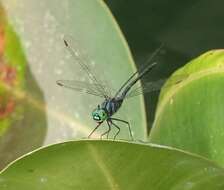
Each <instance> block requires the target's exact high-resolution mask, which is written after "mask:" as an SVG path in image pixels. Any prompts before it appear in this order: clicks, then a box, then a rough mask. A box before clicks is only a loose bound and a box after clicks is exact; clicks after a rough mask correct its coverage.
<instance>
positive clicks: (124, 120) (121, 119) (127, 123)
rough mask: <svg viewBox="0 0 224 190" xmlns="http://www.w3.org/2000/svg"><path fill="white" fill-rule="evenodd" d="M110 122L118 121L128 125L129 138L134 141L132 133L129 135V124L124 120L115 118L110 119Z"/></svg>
mask: <svg viewBox="0 0 224 190" xmlns="http://www.w3.org/2000/svg"><path fill="white" fill-rule="evenodd" d="M110 119H111V120H115V121H120V122H123V123H125V124H127V125H128V129H129V133H130V137H131V139H132V140H134V138H133V136H132V133H131V126H130V124H129V122H127V121H125V120H122V119H117V118H110Z"/></svg>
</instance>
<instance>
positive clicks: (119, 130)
mask: <svg viewBox="0 0 224 190" xmlns="http://www.w3.org/2000/svg"><path fill="white" fill-rule="evenodd" d="M111 124H112V125H113V126H115V127H116V128H117V129H118V132H117V133H116V134H115V135H114V140H115V139H116V137H117V135H118V134H119V133H120V130H121V129H120V127H118V126H117V125H116V124H115V123H113V122H112V120H111Z"/></svg>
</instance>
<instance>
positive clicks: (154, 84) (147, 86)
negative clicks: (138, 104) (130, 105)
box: [125, 75, 189, 98]
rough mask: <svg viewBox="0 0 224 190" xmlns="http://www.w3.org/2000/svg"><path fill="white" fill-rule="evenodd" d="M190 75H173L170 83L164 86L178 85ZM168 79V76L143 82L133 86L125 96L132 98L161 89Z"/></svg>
mask: <svg viewBox="0 0 224 190" xmlns="http://www.w3.org/2000/svg"><path fill="white" fill-rule="evenodd" d="M187 77H189V75H176V76H173V77H172V79H171V80H170V81H169V83H168V84H167V85H166V86H164V88H168V87H171V86H173V85H177V84H178V83H180V82H182V81H183V80H185V79H187ZM167 80H168V78H165V79H160V80H158V81H151V82H146V83H143V84H142V86H138V87H136V88H133V89H132V90H130V92H129V93H128V94H127V96H126V97H125V98H131V97H135V96H138V95H140V94H145V93H150V92H153V91H158V90H160V89H161V87H162V86H163V84H164V83H165V82H166V81H167Z"/></svg>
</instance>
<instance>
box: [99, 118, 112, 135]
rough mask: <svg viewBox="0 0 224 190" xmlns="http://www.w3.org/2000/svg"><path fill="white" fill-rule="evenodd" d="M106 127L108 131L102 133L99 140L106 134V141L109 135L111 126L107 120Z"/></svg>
mask: <svg viewBox="0 0 224 190" xmlns="http://www.w3.org/2000/svg"><path fill="white" fill-rule="evenodd" d="M107 125H108V127H109V129H108V130H107V131H106V132H105V133H103V134H102V135H101V136H100V139H102V137H103V136H104V135H106V134H107V139H108V135H109V133H110V130H111V126H110V123H109V121H108V120H107Z"/></svg>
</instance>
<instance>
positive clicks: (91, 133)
mask: <svg viewBox="0 0 224 190" xmlns="http://www.w3.org/2000/svg"><path fill="white" fill-rule="evenodd" d="M101 124H102V122H101V123H98V125H97V126H96V127H95V128H94V129H93V130H92V132H91V133H90V134H89V136H88V138H90V136H91V135H92V134H93V133H94V132H95V131H96V130H97V128H98V127H99V126H100V125H101Z"/></svg>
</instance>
